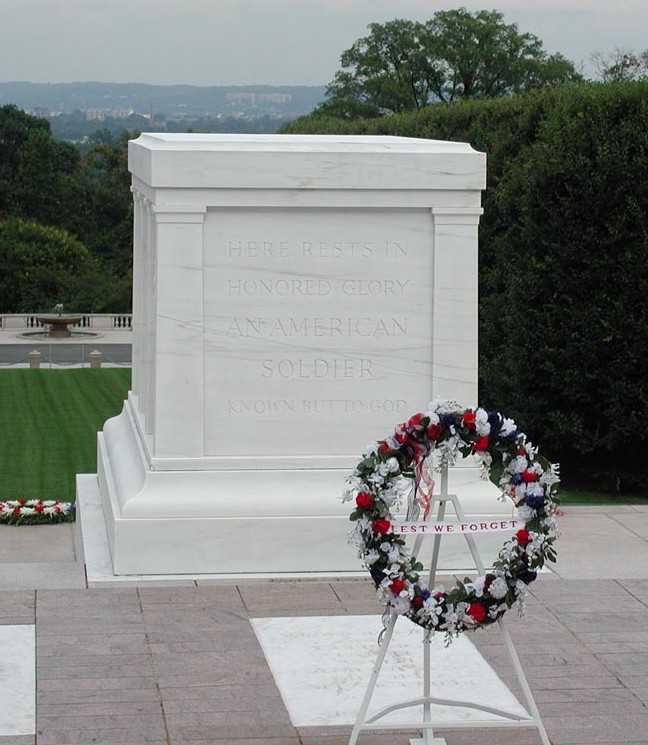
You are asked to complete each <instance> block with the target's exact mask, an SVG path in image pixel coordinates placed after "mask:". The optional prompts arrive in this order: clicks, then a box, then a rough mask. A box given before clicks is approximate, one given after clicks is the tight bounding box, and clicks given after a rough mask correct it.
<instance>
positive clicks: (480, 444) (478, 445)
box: [473, 435, 488, 451]
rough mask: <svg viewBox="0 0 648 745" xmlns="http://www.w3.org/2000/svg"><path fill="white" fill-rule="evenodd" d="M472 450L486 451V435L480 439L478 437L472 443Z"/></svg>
mask: <svg viewBox="0 0 648 745" xmlns="http://www.w3.org/2000/svg"><path fill="white" fill-rule="evenodd" d="M473 450H476V451H483V450H488V435H482V436H481V437H478V438H477V440H476V441H475V442H474V443H473Z"/></svg>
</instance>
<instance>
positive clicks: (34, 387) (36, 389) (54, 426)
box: [0, 368, 131, 501]
mask: <svg viewBox="0 0 648 745" xmlns="http://www.w3.org/2000/svg"><path fill="white" fill-rule="evenodd" d="M130 380H131V371H130V369H112V368H111V369H101V370H92V369H74V370H0V500H5V499H18V498H21V497H22V498H25V499H33V498H38V499H61V500H68V501H74V498H75V483H74V481H75V475H76V474H77V473H96V471H97V453H96V451H97V432H98V431H99V430H100V429H102V427H103V423H104V422H105V421H106V419H109V418H110V417H112V416H115V415H116V414H118V413H119V412H120V411H121V408H122V403H123V401H124V399H125V398H126V394H127V391H128V389H129V388H130Z"/></svg>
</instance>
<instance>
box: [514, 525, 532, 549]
mask: <svg viewBox="0 0 648 745" xmlns="http://www.w3.org/2000/svg"><path fill="white" fill-rule="evenodd" d="M515 537H516V538H517V542H518V543H519V544H520V546H528V545H529V543H531V534H530V533H529V531H528V530H527V529H526V528H522V529H521V530H518V532H517V533H516V534H515Z"/></svg>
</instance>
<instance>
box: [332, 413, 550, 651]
mask: <svg viewBox="0 0 648 745" xmlns="http://www.w3.org/2000/svg"><path fill="white" fill-rule="evenodd" d="M433 450H434V452H435V454H436V455H437V456H438V459H439V463H440V465H442V466H443V465H446V464H447V465H451V464H452V463H454V461H455V460H456V458H457V457H458V455H459V454H460V455H462V456H463V457H467V456H474V457H476V458H477V459H478V461H479V462H480V463H481V465H482V468H483V470H484V474H485V475H489V474H490V468H491V466H492V465H493V464H495V466H498V467H499V468H501V476H500V478H499V486H500V488H501V490H502V496H503V498H504V499H511V500H512V502H513V504H514V505H515V506H516V507H517V516H518V519H519V520H521V521H522V522H523V523H524V526H525V527H524V528H522V529H520V530H518V531H517V533H516V534H515V535H514V536H513V537H512V538H511V539H509V540H507V542H506V543H505V544H504V546H503V548H502V549H501V551H500V553H499V557H498V559H497V560H496V561H495V562H494V565H493V568H492V570H491V571H489V572H487V573H486V574H485V575H484V576H478V577H477V578H476V579H473V580H469V579H467V578H466V579H465V580H464V581H463V582H461V581H458V582H457V584H456V586H455V587H454V588H453V589H451V590H449V591H447V590H446V589H445V588H444V587H443V586H439V587H431V588H430V587H427V585H426V582H425V581H424V579H423V578H422V577H421V576H420V574H419V573H420V572H422V570H423V565H422V564H421V563H420V562H419V561H417V559H416V557H415V556H412V555H411V554H410V552H409V550H408V549H407V548H406V546H405V540H404V538H403V537H401V536H400V535H397V534H396V533H395V532H394V531H393V529H392V524H393V523H394V518H393V516H392V510H395V509H396V508H397V507H400V506H401V505H402V504H403V502H404V501H405V500H409V505H410V508H409V511H410V512H411V510H412V509H414V511H415V512H417V511H418V510H419V509H420V505H421V504H422V503H423V504H424V503H425V501H426V499H425V498H424V499H423V500H421V492H422V493H423V495H424V497H425V491H426V488H427V487H428V486H429V477H426V471H425V469H426V459H427V458H428V457H429V456H430V455H431V454H432V451H433ZM559 480H560V479H559V475H558V466H557V465H556V464H551V463H549V462H548V461H546V460H545V459H543V458H541V457H539V456H538V451H537V448H535V447H534V446H533V445H532V444H531V443H530V442H529V441H528V440H527V438H526V435H525V434H524V433H523V432H520V431H519V430H518V429H517V427H516V425H515V422H514V421H513V420H512V419H507V418H506V417H504V416H502V415H501V414H500V413H498V412H493V411H486V410H484V409H482V408H476V409H464V408H462V407H461V406H459V405H458V404H456V403H455V402H449V401H446V400H444V399H436V400H435V401H433V402H432V403H431V404H429V407H428V410H427V411H426V412H425V413H418V414H414V415H413V416H411V417H410V418H409V420H408V421H407V422H405V423H403V424H399V425H398V426H397V427H396V429H395V431H394V433H393V434H392V435H390V436H388V437H386V438H385V439H384V440H381V441H380V442H375V443H372V444H371V445H370V446H369V447H368V449H367V452H366V453H365V454H364V455H363V456H362V459H361V461H360V462H359V463H358V465H357V466H356V468H355V471H354V472H353V474H352V475H351V476H349V478H348V479H347V484H348V487H347V489H346V491H345V493H344V496H343V500H344V501H353V502H354V510H353V512H352V513H351V520H353V521H355V522H356V527H355V529H354V531H353V533H352V538H353V539H354V540H355V542H356V544H357V546H358V549H359V554H360V556H361V558H362V559H363V560H364V562H365V565H366V566H367V568H368V569H369V572H370V574H371V577H372V579H373V580H374V582H375V584H376V588H377V596H378V599H379V601H380V602H382V603H385V604H386V605H387V610H388V611H389V610H393V611H395V612H396V613H398V614H400V615H404V616H407V617H408V618H409V619H411V620H412V621H414V622H415V623H417V624H418V625H420V626H422V627H423V628H425V629H426V630H428V631H429V632H434V631H443V632H445V633H446V635H447V636H448V638H450V637H451V636H452V635H455V634H458V633H460V632H462V631H465V630H469V629H476V628H479V627H482V626H487V625H489V624H491V623H493V622H494V621H496V620H497V619H498V618H500V617H501V616H502V614H503V613H504V612H505V611H506V610H508V609H509V608H511V607H512V606H513V605H514V604H515V603H518V604H520V605H521V604H522V602H523V600H524V595H525V589H526V586H527V585H528V584H529V583H530V582H532V581H533V580H534V579H535V578H536V575H537V571H538V569H540V568H542V567H543V566H544V564H545V562H546V561H554V560H555V558H556V557H555V552H554V549H553V543H554V541H555V540H556V537H557V529H556V518H555V515H556V499H555V495H554V493H555V489H556V486H557V484H558V482H559ZM426 483H427V486H426ZM428 496H429V495H428ZM416 516H417V515H416V514H415V515H414V519H415V518H416ZM409 519H412V516H411V515H410V518H409Z"/></svg>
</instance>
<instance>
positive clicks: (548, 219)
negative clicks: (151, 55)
mask: <svg viewBox="0 0 648 745" xmlns="http://www.w3.org/2000/svg"><path fill="white" fill-rule="evenodd" d="M646 122H648V82H625V83H588V84H581V85H571V86H565V87H561V88H553V89H546V90H544V91H540V92H535V93H532V94H527V95H523V96H518V97H514V98H505V99H497V100H489V101H466V102H460V103H455V104H449V105H434V106H430V107H428V108H427V109H424V110H421V111H419V112H412V113H410V114H400V115H395V116H390V117H384V118H382V119H378V120H366V121H356V122H341V121H337V120H335V119H317V118H316V117H312V116H310V117H302V118H301V119H298V120H296V122H293V123H292V124H291V125H289V126H288V127H286V128H285V129H284V131H291V132H295V133H297V132H300V133H328V134H333V133H338V132H339V133H344V134H376V135H379V134H384V135H400V136H404V137H426V138H432V139H445V140H460V141H465V142H469V143H470V144H471V145H472V146H473V147H475V148H476V149H478V150H483V151H485V152H487V153H488V189H487V191H486V193H485V195H484V210H485V213H484V216H483V218H482V224H481V227H480V321H479V323H480V350H479V351H480V391H481V394H480V403H482V404H485V405H488V406H492V407H493V408H496V409H498V410H501V411H505V412H507V413H508V414H510V415H511V416H513V417H515V418H516V419H517V420H518V421H519V422H520V424H521V426H523V428H524V429H525V431H526V432H528V433H530V435H532V436H533V438H534V439H535V440H536V441H537V442H538V444H539V445H541V446H542V450H543V452H545V453H546V454H547V455H548V456H549V457H550V458H551V459H552V460H553V459H557V460H560V461H561V463H562V465H563V474H564V481H565V482H566V483H567V484H570V485H580V486H583V487H585V486H587V487H590V488H591V487H599V488H601V489H605V490H612V491H632V490H643V491H646V486H645V485H646V483H647V482H648V458H647V457H646V455H645V454H644V452H643V451H644V450H646V448H647V446H648V443H647V439H648V435H647V434H646V430H644V428H643V425H644V424H645V423H648V384H647V382H646V381H647V380H648V127H646ZM437 393H441V394H442V393H443V392H442V391H439V392H437Z"/></svg>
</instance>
